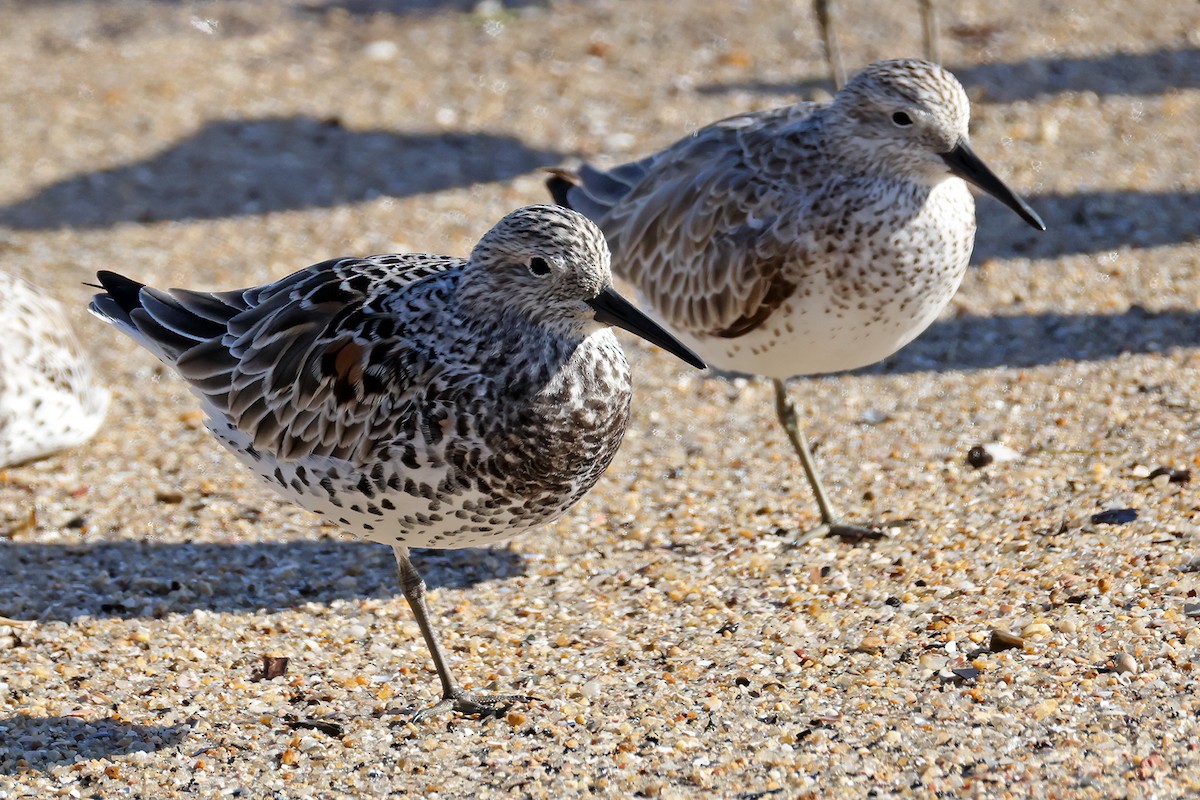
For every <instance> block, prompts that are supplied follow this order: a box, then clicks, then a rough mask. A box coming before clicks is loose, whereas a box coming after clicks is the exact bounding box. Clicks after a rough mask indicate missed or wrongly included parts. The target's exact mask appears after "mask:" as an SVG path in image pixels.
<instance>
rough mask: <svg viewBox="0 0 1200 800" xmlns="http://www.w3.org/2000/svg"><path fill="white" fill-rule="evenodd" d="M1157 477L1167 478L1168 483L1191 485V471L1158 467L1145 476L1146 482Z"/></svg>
mask: <svg viewBox="0 0 1200 800" xmlns="http://www.w3.org/2000/svg"><path fill="white" fill-rule="evenodd" d="M1159 475H1166V476H1168V478H1167V480H1168V481H1169V482H1170V483H1191V481H1192V471H1191V470H1190V469H1175V468H1174V467H1159V468H1158V469H1156V470H1154V471H1153V472H1151V473H1150V474H1149V475H1147V476H1146V480H1151V481H1152V480H1154V479H1155V478H1157V477H1158V476H1159Z"/></svg>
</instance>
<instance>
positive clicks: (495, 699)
mask: <svg viewBox="0 0 1200 800" xmlns="http://www.w3.org/2000/svg"><path fill="white" fill-rule="evenodd" d="M393 550H394V551H395V553H396V564H397V566H398V567H399V568H400V588H401V589H403V590H404V599H405V600H407V601H408V605H409V606H410V607H411V608H412V611H413V616H414V617H416V619H417V627H418V628H420V629H421V636H423V637H425V645H426V646H427V647H428V648H429V655H430V657H431V658H432V659H433V665H434V667H436V668H437V674H438V679H439V680H441V682H442V699H441V701H440V702H439V703H436V704H435V705H432V706H430V707H428V708H423V709H421V710H420V711H418V712H417V713H416V714H414V715H413V721H414V722H415V721H419V720H421V719H424V718H425V717H429V716H432V715H434V714H440V713H441V712H443V711H450V710H453V711H457V712H459V713H460V714H482V715H484V716H490V715H495V716H499V715H500V714H502V713H504V712H505V711H506V710H507V709H508V707H509V706H511V705H512V704H513V703H517V702H528V701H529V700H531V699H533V698H531V697H527V696H525V695H518V694H513V695H483V694H471V693H470V692H467V691H466V690H465V689H463V688H462V687H461V686H459V685H458V681H456V680H455V679H454V675H452V674H451V673H450V667H449V666H447V665H446V654H445V653H444V652H442V648H441V645H439V644H438V641H437V637H436V636H435V635H434V633H433V625H431V624H430V622H429V606H428V605H427V604H426V602H425V579H424V578H422V577H421V573H420V572H417V568H416V567H415V566H413V563H412V561H410V560H409V559H408V548H407V547H401V546H396V547H394V548H393Z"/></svg>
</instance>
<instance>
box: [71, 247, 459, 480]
mask: <svg viewBox="0 0 1200 800" xmlns="http://www.w3.org/2000/svg"><path fill="white" fill-rule="evenodd" d="M462 263H463V262H461V261H460V260H458V259H450V258H440V257H433V256H376V257H372V258H366V259H340V260H334V261H327V262H323V263H321V264H317V265H314V266H312V267H309V268H308V269H305V270H301V271H300V272H297V273H294V274H292V275H289V276H287V277H286V278H283V279H281V280H279V281H277V282H275V283H273V284H268V285H265V286H261V287H254V288H251V289H245V290H241V291H235V292H222V293H207V292H194V291H190V290H179V289H172V290H169V291H161V290H156V289H151V288H149V287H143V286H141V285H140V284H136V283H134V282H131V281H128V280H127V279H123V278H121V277H120V276H114V277H109V278H108V280H109V282H110V283H112V284H113V285H114V287H116V288H117V290H118V291H119V293H120V296H119V297H113V296H112V295H98V296H97V300H96V301H95V303H94V308H96V310H97V313H100V314H102V315H104V316H106V317H108V318H110V319H111V320H112V321H114V322H115V323H116V324H118V325H119V326H120V327H121V328H122V329H123V330H126V331H127V332H129V333H130V335H133V336H135V338H138V339H139V341H142V342H143V343H145V344H147V346H149V347H151V348H152V349H155V351H156V352H157V353H159V355H160V357H162V358H163V359H164V360H166V361H167V363H170V364H172V365H173V366H174V367H175V368H176V369H177V370H178V371H179V374H180V375H181V376H182V377H183V378H184V379H185V380H187V381H188V383H189V384H190V385H191V387H192V389H193V390H194V391H196V393H197V394H199V395H200V396H201V397H202V398H203V399H204V400H205V401H206V406H207V407H208V409H209V413H211V414H219V415H222V416H224V417H226V418H227V419H228V420H229V422H230V423H232V424H233V425H234V426H235V427H236V428H237V429H238V430H240V431H242V432H244V433H246V434H247V435H248V436H249V437H250V439H251V440H252V441H253V444H254V447H255V448H258V449H260V450H265V451H269V452H271V453H273V454H275V455H276V456H277V457H279V458H281V459H284V460H296V459H300V458H304V457H307V456H329V457H333V458H339V459H345V460H349V461H352V462H357V463H362V462H363V461H365V460H366V459H367V458H368V457H369V456H370V455H371V449H372V448H374V447H377V446H379V445H380V444H381V443H382V442H386V441H387V440H389V438H390V436H389V434H394V433H395V429H396V428H397V426H399V425H402V424H404V423H405V419H404V416H405V414H404V411H405V408H406V406H407V405H408V404H410V403H411V395H412V394H413V392H414V391H415V390H416V387H418V386H419V385H421V383H422V382H423V379H424V378H426V377H427V376H428V374H429V373H430V371H431V370H433V369H436V364H437V363H438V361H437V359H436V357H435V356H434V354H432V353H431V352H430V351H429V349H428V348H429V345H428V343H427V340H428V337H425V336H422V330H420V329H419V328H420V325H422V324H424V325H426V326H428V325H430V324H432V323H431V321H430V320H429V319H424V321H422V320H421V319H419V317H420V315H419V314H418V315H416V316H415V317H414V319H409V320H408V321H407V324H406V317H405V315H404V314H403V313H398V312H402V311H403V310H404V309H405V308H407V307H408V305H409V303H411V302H412V297H413V295H414V293H426V294H428V293H437V292H442V293H448V292H450V291H452V289H453V285H454V282H455V281H456V280H457V270H458V268H460V267H461V265H462ZM417 305H420V306H421V307H431V306H433V305H436V303H434V304H431V303H418V304H417ZM109 309H111V310H112V313H111V315H110V314H109V313H106V312H108V311H109ZM414 320H415V321H414ZM413 325H416V326H417V328H415V329H414V328H413ZM368 431H369V432H370V434H371V435H370V436H369V437H368V436H367V435H366V434H367V432H368Z"/></svg>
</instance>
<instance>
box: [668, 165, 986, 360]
mask: <svg viewBox="0 0 1200 800" xmlns="http://www.w3.org/2000/svg"><path fill="white" fill-rule="evenodd" d="M919 197H920V199H921V202H913V201H912V199H911V196H905V195H897V194H895V193H886V192H885V193H881V194H879V195H878V196H877V197H876V198H874V200H873V202H868V203H864V204H863V205H861V206H859V207H858V208H856V209H855V210H854V212H853V213H842V214H839V215H830V216H829V217H828V219H826V220H825V222H824V224H820V223H819V222H818V221H814V220H811V219H810V220H807V221H803V223H802V224H806V225H807V226H808V227H807V230H806V231H798V232H797V234H796V236H795V239H796V241H797V242H798V243H799V246H798V247H797V249H796V257H795V260H794V262H793V263H792V264H790V265H789V268H791V269H794V272H795V274H794V280H793V281H792V282H793V283H795V285H796V289H795V291H794V292H793V293H792V295H791V296H790V297H789V298H788V299H787V300H786V301H784V302H783V303H782V304H781V305H780V306H779V307H778V308H777V309H776V310H775V311H774V312H773V313H772V314H771V315H770V316H769V317H768V318H767V319H765V320H764V321H763V323H762V324H760V325H759V326H758V327H756V328H754V329H753V330H751V331H748V332H746V333H745V334H743V335H741V336H739V337H736V338H722V337H716V336H692V337H689V340H688V343H689V344H691V345H692V346H693V347H694V348H695V349H696V350H697V351H698V352H699V353H700V355H701V356H702V357H703V358H704V359H705V360H706V361H708V363H710V364H712V365H714V366H717V367H719V368H722V369H729V370H735V371H739V372H748V373H752V374H758V375H764V376H768V377H774V378H788V377H792V376H795V375H813V374H823V373H829V372H839V371H842V370H848V369H856V368H858V367H863V366H866V365H868V364H873V363H875V362H877V361H879V360H881V359H883V358H885V357H887V356H889V355H891V354H892V353H894V352H896V351H897V350H899V349H900V348H901V347H903V346H904V345H906V344H908V343H909V342H911V341H912V340H913V339H914V338H916V336H917V335H919V334H920V333H921V332H922V331H923V330H925V328H927V327H928V326H929V325H930V324H931V323H932V322H933V320H934V319H935V318H936V317H937V315H938V314H939V313H940V312H941V310H942V309H943V308H945V306H946V304H947V303H948V302H949V300H950V298H951V297H952V296H953V295H954V292H955V291H957V289H958V286H959V284H960V283H961V281H962V277H963V274H964V272H965V270H966V267H967V262H968V261H969V260H970V256H971V249H972V246H973V244H974V240H975V213H974V201H973V199H972V197H971V194H970V192H969V190H968V189H967V187H966V184H965V183H964V182H963V181H961V180H959V179H957V178H954V179H950V180H946V181H943V182H941V183H940V184H938V185H937V186H935V187H933V188H932V189H930V190H928V193H927V194H923V195H919Z"/></svg>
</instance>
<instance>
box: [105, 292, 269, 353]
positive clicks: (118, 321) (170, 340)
mask: <svg viewBox="0 0 1200 800" xmlns="http://www.w3.org/2000/svg"><path fill="white" fill-rule="evenodd" d="M96 279H97V280H99V281H100V286H99V288H102V289H104V291H103V292H101V293H99V294H96V295H94V296H93V297H92V302H91V304H90V305H89V306H88V309H89V310H90V311H91V312H92V313H93V314H95V315H96V316H97V317H99V318H100V319H102V320H104V321H105V322H108V323H110V324H112V325H114V326H115V327H117V328H118V329H120V330H121V331H122V332H124V333H125V334H127V335H128V336H130V337H131V338H133V339H134V340H135V341H136V342H138V343H139V344H141V345H142V346H143V347H145V348H146V349H148V350H150V351H151V352H152V353H154V354H155V355H156V356H158V357H159V358H160V359H162V360H163V361H165V362H166V363H168V364H171V365H174V363H175V362H176V361H177V360H178V359H179V356H181V355H182V354H183V353H185V352H187V351H188V350H190V349H191V348H193V347H195V346H196V345H197V344H200V343H201V342H206V341H208V340H210V339H213V338H216V337H218V336H223V335H224V334H225V333H226V332H227V331H228V329H229V328H228V324H229V320H230V319H231V318H232V317H233V316H234V315H235V314H237V313H238V312H239V311H241V310H243V309H244V308H245V305H244V304H239V303H237V302H236V299H237V298H238V297H239V293H236V292H230V293H222V294H212V293H208V292H191V291H187V290H185V289H172V290H170V291H169V292H164V291H162V290H159V289H153V288H151V287H149V286H146V285H145V284H143V283H138V282H137V281H135V280H133V279H132V278H126V277H125V276H124V275H118V274H117V273H115V272H108V271H104V270H102V271H100V272H98V273H96Z"/></svg>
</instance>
